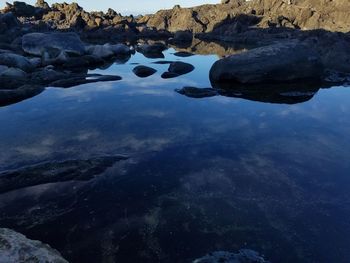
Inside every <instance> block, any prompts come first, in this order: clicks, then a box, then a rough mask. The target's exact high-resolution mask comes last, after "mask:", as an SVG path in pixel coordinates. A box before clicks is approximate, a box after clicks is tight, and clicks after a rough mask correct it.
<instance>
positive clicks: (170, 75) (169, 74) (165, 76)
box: [161, 72, 180, 79]
mask: <svg viewBox="0 0 350 263" xmlns="http://www.w3.org/2000/svg"><path fill="white" fill-rule="evenodd" d="M179 76H180V75H179V74H177V73H174V72H164V73H163V74H162V75H161V77H162V78H163V79H171V78H176V77H179Z"/></svg>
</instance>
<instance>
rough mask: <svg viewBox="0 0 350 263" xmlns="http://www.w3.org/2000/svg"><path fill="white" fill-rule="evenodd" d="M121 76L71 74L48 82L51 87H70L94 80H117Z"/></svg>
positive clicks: (93, 81)
mask: <svg viewBox="0 0 350 263" xmlns="http://www.w3.org/2000/svg"><path fill="white" fill-rule="evenodd" d="M121 79H122V78H121V77H119V76H113V75H99V74H93V75H84V74H83V75H71V76H69V77H67V78H65V79H59V80H56V81H54V82H52V83H51V84H50V86H52V87H59V88H70V87H74V86H78V85H82V84H88V83H95V82H103V81H118V80H121Z"/></svg>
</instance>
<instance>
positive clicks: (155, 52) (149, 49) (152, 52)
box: [136, 43, 167, 58]
mask: <svg viewBox="0 0 350 263" xmlns="http://www.w3.org/2000/svg"><path fill="white" fill-rule="evenodd" d="M166 49H167V47H166V46H165V45H164V44H162V43H156V44H153V45H149V44H144V45H140V46H138V47H137V48H136V50H137V51H138V52H140V53H142V54H143V55H144V56H145V57H147V58H164V54H163V51H164V50H166Z"/></svg>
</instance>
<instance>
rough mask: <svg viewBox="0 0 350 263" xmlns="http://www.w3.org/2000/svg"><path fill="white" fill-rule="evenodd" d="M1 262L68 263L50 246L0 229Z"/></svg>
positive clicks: (9, 230)
mask: <svg viewBox="0 0 350 263" xmlns="http://www.w3.org/2000/svg"><path fill="white" fill-rule="evenodd" d="M0 262H8V263H11V262H13V263H14V262H17V263H24V262H36V263H47V262H51V263H68V261H66V260H65V259H64V258H63V257H62V256H61V254H60V253H59V252H58V251H57V250H55V249H53V248H51V247H50V246H49V245H46V244H44V243H42V242H40V241H35V240H30V239H28V238H26V237H25V236H24V235H22V234H20V233H17V232H15V231H13V230H11V229H7V228H0Z"/></svg>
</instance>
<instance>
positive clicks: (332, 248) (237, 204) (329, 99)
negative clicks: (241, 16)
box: [0, 49, 350, 263]
mask: <svg viewBox="0 0 350 263" xmlns="http://www.w3.org/2000/svg"><path fill="white" fill-rule="evenodd" d="M172 53H174V50H172V49H170V50H168V51H167V52H166V58H165V59H166V60H181V61H185V62H190V63H191V64H193V65H194V66H195V67H196V69H195V71H193V72H192V73H190V74H187V75H184V76H181V77H178V78H174V79H168V80H163V79H161V78H160V75H161V73H162V72H164V71H165V70H166V69H167V67H168V65H158V64H153V63H152V62H154V61H157V59H154V60H152V59H145V58H144V57H143V56H142V55H141V54H136V55H135V56H133V57H132V58H131V59H130V60H129V61H128V62H127V63H126V64H123V65H117V64H114V65H112V66H111V67H110V68H108V69H105V70H96V71H93V72H97V73H103V74H117V75H120V76H122V77H123V80H122V81H117V82H105V83H94V84H87V85H81V86H78V87H74V88H70V89H58V88H49V89H47V90H46V91H45V92H44V93H41V94H40V95H38V96H36V97H34V98H32V99H28V100H26V101H23V102H21V103H18V104H14V105H10V106H7V107H2V108H0V123H1V126H0V146H1V149H2V150H1V152H0V171H6V170H10V169H18V168H21V167H26V166H30V165H34V164H38V163H43V162H55V161H56V162H57V161H64V160H86V159H91V158H95V157H100V156H114V155H120V154H123V155H126V156H128V157H129V159H127V160H125V161H120V162H116V163H115V165H113V166H112V167H109V168H108V169H106V171H105V172H103V173H102V174H99V175H97V176H96V177H94V178H93V179H91V180H85V181H69V180H67V181H64V182H52V183H48V184H39V185H36V186H31V187H26V188H21V189H18V190H14V191H10V192H5V193H2V194H1V195H0V226H1V227H9V228H12V229H15V230H16V231H19V232H21V233H23V234H26V235H27V236H28V237H29V238H31V239H38V240H41V241H43V242H45V243H48V244H50V245H51V246H52V247H54V248H56V249H57V250H59V251H60V252H61V253H62V254H63V256H64V257H65V258H67V259H68V260H69V261H70V262H87V263H88V262H191V261H192V260H193V259H195V258H199V257H201V256H204V255H205V254H207V253H209V252H213V251H217V250H225V251H233V252H235V251H238V250H239V249H241V248H250V249H254V250H256V251H258V252H259V253H261V254H263V255H264V257H265V258H266V259H268V260H270V261H271V262H350V245H349V244H350V221H349V218H350V191H349V190H350V176H349V175H350V174H349V171H350V162H349V160H348V158H349V156H350V118H349V113H350V104H349V100H350V90H349V88H346V87H333V88H330V89H320V90H319V91H318V92H317V93H316V94H314V93H311V95H310V96H307V98H306V99H305V98H304V99H302V100H298V99H293V97H292V99H288V104H279V103H266V102H268V101H269V102H286V101H280V100H278V101H276V100H275V99H271V97H269V96H268V97H266V95H264V94H261V93H254V94H253V96H250V97H249V98H250V99H252V100H248V99H243V98H247V97H246V96H243V98H242V96H241V95H240V94H238V95H237V94H236V95H237V96H238V97H225V96H215V97H211V98H202V99H193V98H189V97H186V96H183V95H180V94H178V93H176V92H175V91H174V90H175V89H178V88H182V87H183V86H195V87H199V88H206V87H210V82H209V79H208V71H209V69H210V66H211V65H212V63H213V62H214V61H215V60H216V59H217V58H218V57H217V56H216V55H207V56H204V55H196V56H192V57H188V58H179V57H175V56H174V55H172ZM135 63H141V64H143V65H148V66H152V67H154V68H156V69H157V70H158V72H157V73H156V74H155V75H153V76H151V77H149V78H145V79H140V78H138V77H136V76H135V75H133V73H132V72H131V70H132V68H133V67H135ZM292 95H293V94H292ZM239 96H241V98H239ZM259 100H260V101H259ZM261 101H265V102H261ZM294 102H295V104H293V103H294ZM296 102H300V103H296Z"/></svg>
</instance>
